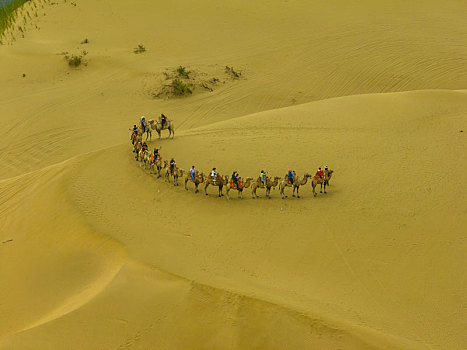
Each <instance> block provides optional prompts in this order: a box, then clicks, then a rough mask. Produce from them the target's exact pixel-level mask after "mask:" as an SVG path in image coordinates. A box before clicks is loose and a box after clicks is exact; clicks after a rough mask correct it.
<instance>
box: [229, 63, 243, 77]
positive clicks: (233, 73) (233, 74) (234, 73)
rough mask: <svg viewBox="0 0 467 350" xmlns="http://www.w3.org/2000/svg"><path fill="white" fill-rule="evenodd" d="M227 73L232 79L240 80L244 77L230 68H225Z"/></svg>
mask: <svg viewBox="0 0 467 350" xmlns="http://www.w3.org/2000/svg"><path fill="white" fill-rule="evenodd" d="M225 73H227V74H229V75H230V76H231V77H232V79H240V76H241V75H242V73H240V72H238V71H236V70H234V68H233V67H230V66H225Z"/></svg>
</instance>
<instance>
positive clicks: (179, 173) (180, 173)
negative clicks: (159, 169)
mask: <svg viewBox="0 0 467 350" xmlns="http://www.w3.org/2000/svg"><path fill="white" fill-rule="evenodd" d="M165 167H167V170H166V171H165V180H166V181H169V177H170V176H172V177H173V179H174V186H178V178H179V177H182V176H183V174H184V173H185V170H183V169H180V168H179V167H177V166H175V167H174V171H173V173H170V166H169V165H168V163H167V161H164V168H165Z"/></svg>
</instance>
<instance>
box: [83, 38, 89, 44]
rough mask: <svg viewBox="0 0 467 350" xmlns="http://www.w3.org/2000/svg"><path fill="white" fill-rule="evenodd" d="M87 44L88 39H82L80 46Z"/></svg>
mask: <svg viewBox="0 0 467 350" xmlns="http://www.w3.org/2000/svg"><path fill="white" fill-rule="evenodd" d="M88 43H89V40H88V38H86V39H84V40H83V41H82V42H81V44H88Z"/></svg>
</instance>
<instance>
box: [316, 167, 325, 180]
mask: <svg viewBox="0 0 467 350" xmlns="http://www.w3.org/2000/svg"><path fill="white" fill-rule="evenodd" d="M316 175H318V176H319V178H320V179H322V178H324V170H321V168H319V169H318V171H317V172H316Z"/></svg>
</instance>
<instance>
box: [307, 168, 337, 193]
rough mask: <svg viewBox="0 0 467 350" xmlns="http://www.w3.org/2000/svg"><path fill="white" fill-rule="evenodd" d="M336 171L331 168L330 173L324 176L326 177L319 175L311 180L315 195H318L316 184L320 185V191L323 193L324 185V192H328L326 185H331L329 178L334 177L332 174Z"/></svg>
mask: <svg viewBox="0 0 467 350" xmlns="http://www.w3.org/2000/svg"><path fill="white" fill-rule="evenodd" d="M333 173H334V170H329V171H328V174H327V175H326V176H325V177H324V179H321V178H320V177H319V176H318V175H315V176H313V179H312V180H311V188H312V189H313V196H315V197H316V194H317V193H316V185H318V184H319V185H320V186H321V188H320V191H319V193H323V186H324V193H327V192H326V185H328V186H329V180H330V179H331V177H332V174H333Z"/></svg>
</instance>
